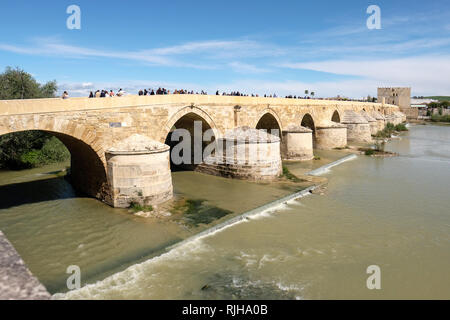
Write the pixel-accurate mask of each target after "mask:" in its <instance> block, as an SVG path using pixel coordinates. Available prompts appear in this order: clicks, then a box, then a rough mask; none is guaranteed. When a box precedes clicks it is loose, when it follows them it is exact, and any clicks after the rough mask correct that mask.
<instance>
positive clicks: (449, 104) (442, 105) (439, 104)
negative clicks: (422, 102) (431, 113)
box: [427, 100, 450, 109]
mask: <svg viewBox="0 0 450 320" xmlns="http://www.w3.org/2000/svg"><path fill="white" fill-rule="evenodd" d="M427 106H428V108H431V109H435V108H439V109H442V108H448V107H450V101H447V100H443V101H440V102H430V103H429V104H427Z"/></svg>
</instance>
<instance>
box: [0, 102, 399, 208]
mask: <svg viewBox="0 0 450 320" xmlns="http://www.w3.org/2000/svg"><path fill="white" fill-rule="evenodd" d="M404 120H405V118H404V115H403V114H401V113H400V112H399V109H398V107H397V106H394V105H388V104H377V103H365V102H353V101H352V102H347V101H329V100H314V99H284V98H262V97H234V96H212V95H184V94H183V95H173V94H172V95H154V96H124V97H113V98H108V97H107V98H93V99H92V98H91V99H89V98H69V99H64V100H63V99H59V98H55V99H30V100H2V101H0V135H3V134H8V133H12V132H18V131H26V130H42V131H46V132H49V133H51V134H53V135H55V136H56V137H57V138H58V139H60V140H61V141H62V142H63V143H64V144H65V145H66V147H67V148H68V150H69V151H70V153H71V181H72V184H73V185H74V187H75V188H77V189H78V190H80V191H82V192H83V193H85V194H87V195H89V196H92V197H95V198H98V199H101V200H103V201H105V202H106V203H108V204H110V205H112V206H115V207H126V206H128V205H129V204H130V202H131V201H138V202H143V203H147V204H156V203H159V202H162V201H165V200H167V199H169V198H170V197H171V196H172V180H171V174H170V173H171V172H170V167H171V165H170V156H169V154H170V149H169V146H168V145H170V147H173V146H172V145H171V143H170V139H168V138H169V137H170V135H171V132H173V130H174V128H184V129H187V130H189V131H190V132H193V130H194V126H193V123H194V121H201V123H202V127H203V130H206V129H212V131H213V133H214V139H215V140H216V141H219V140H220V139H225V140H227V139H232V140H235V142H236V143H237V144H239V143H240V142H242V141H244V142H242V143H244V144H248V145H250V144H251V143H252V141H250V140H251V139H248V138H247V139H245V138H244V139H242V132H241V133H235V134H234V135H233V134H231V138H230V136H229V135H227V132H229V131H230V130H236V128H245V129H243V130H244V131H245V130H249V131H248V132H249V133H250V132H253V131H256V130H254V129H267V130H271V129H278V130H279V132H280V133H281V134H280V136H279V139H278V140H276V139H271V138H267V137H266V138H264V139H262V140H261V141H256V142H257V143H259V144H257V145H258V148H260V149H261V150H263V151H264V152H265V154H266V156H267V157H265V158H267V159H262V160H261V159H259V160H258V159H253V160H252V159H250V161H248V159H247V161H246V163H245V164H244V165H241V166H240V167H239V166H237V167H236V166H230V165H227V166H223V165H222V166H217V165H216V166H214V165H210V164H208V162H207V161H206V163H204V164H202V165H200V169H201V170H199V171H203V172H206V173H212V174H220V175H223V176H227V177H236V178H249V179H254V180H259V179H266V178H267V179H270V178H273V177H275V176H276V175H278V174H279V171H280V166H281V158H283V159H288V160H289V159H290V160H304V159H311V158H312V156H313V148H317V149H333V148H342V147H345V146H346V145H347V142H348V141H355V142H370V140H371V134H374V133H376V132H377V131H378V130H380V129H383V128H384V125H385V123H387V122H392V123H394V124H395V123H400V122H402V121H404ZM252 130H253V131H252ZM269 136H270V135H269ZM272 137H273V136H272ZM264 143H265V144H264ZM274 146H275V147H274ZM264 148H265V149H264ZM251 154H252V153H251ZM280 155H281V158H280ZM228 156H229V155H228ZM224 157H226V155H225V156H224ZM273 166H275V168H272V169H271V167H273ZM242 172H244V173H245V174H240V173H242Z"/></svg>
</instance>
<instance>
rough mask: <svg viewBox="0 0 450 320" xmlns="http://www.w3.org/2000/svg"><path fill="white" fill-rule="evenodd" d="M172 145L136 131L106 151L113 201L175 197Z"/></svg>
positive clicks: (156, 200) (146, 202)
mask: <svg viewBox="0 0 450 320" xmlns="http://www.w3.org/2000/svg"><path fill="white" fill-rule="evenodd" d="M169 150H170V148H169V146H167V145H165V144H163V143H160V142H157V141H153V140H151V139H150V138H148V137H145V136H142V135H137V134H134V135H132V136H130V137H128V138H126V139H124V140H122V141H120V142H118V143H117V144H116V145H115V146H114V147H111V148H110V149H108V150H107V151H106V153H107V159H108V160H107V173H108V181H109V183H110V188H111V193H110V198H111V200H110V201H111V203H110V204H111V205H112V206H113V207H119V208H127V207H129V206H130V204H131V203H132V202H134V203H139V204H141V205H155V204H159V203H161V202H164V201H167V200H169V199H171V198H172V195H173V191H172V190H173V187H172V175H171V172H170V161H169V154H170V153H169Z"/></svg>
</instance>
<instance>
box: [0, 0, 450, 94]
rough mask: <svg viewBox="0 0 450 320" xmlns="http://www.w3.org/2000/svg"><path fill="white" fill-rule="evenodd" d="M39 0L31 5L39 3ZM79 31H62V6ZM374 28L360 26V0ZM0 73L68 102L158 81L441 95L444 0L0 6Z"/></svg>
mask: <svg viewBox="0 0 450 320" xmlns="http://www.w3.org/2000/svg"><path fill="white" fill-rule="evenodd" d="M38 3H39V5H38ZM72 4H75V5H78V6H79V7H80V9H81V29H80V30H69V29H67V27H66V20H67V18H68V17H69V14H67V13H66V8H67V7H68V6H69V5H72ZM372 4H374V5H378V6H379V7H380V8H381V26H382V29H381V30H369V29H368V28H367V26H366V20H367V18H368V17H369V14H367V13H366V9H367V7H368V6H369V5H372ZM0 28H1V30H2V31H1V33H0V69H1V70H3V69H4V68H5V67H6V66H13V67H15V66H18V67H21V68H23V69H25V70H26V71H27V72H30V73H31V74H33V75H34V76H35V77H36V79H38V80H39V81H41V82H44V81H48V80H53V79H56V80H57V82H58V85H59V89H60V90H68V91H69V93H70V94H71V95H72V96H77V95H85V94H86V93H88V92H89V90H93V89H103V88H105V89H114V90H117V89H118V88H119V87H123V88H125V89H126V90H127V91H128V92H130V93H135V92H137V90H138V89H139V88H149V87H153V88H154V87H158V86H165V87H167V88H169V89H174V88H186V89H193V90H201V89H205V90H208V92H209V93H213V92H215V90H217V89H219V90H221V91H223V90H226V91H230V90H241V91H244V92H246V93H259V94H264V93H268V94H269V93H273V92H276V93H277V94H279V95H286V94H297V95H298V94H302V93H303V92H304V90H305V89H308V90H310V91H315V92H316V96H320V97H325V96H336V95H343V96H349V97H354V98H359V97H365V96H367V95H376V87H377V86H410V87H412V93H413V95H450V2H449V1H447V0H445V1H444V0H433V1H427V2H425V1H412V0H409V1H400V0H398V1H395V0H390V1H378V0H376V1H356V0H355V1H320V0H316V1H261V0H260V1H243V0H241V1H213V0H209V1H169V2H166V1H149V0H147V1H127V2H125V1H111V0H110V1H100V0H96V1H80V0H72V1H65V0H58V1H39V2H37V1H22V0H14V1H10V0H2V1H1V3H0Z"/></svg>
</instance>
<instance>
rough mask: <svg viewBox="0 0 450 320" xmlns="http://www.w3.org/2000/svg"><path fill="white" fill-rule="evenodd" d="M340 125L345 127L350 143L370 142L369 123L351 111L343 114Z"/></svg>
mask: <svg viewBox="0 0 450 320" xmlns="http://www.w3.org/2000/svg"><path fill="white" fill-rule="evenodd" d="M341 123H343V124H345V125H347V140H348V141H351V142H360V143H361V142H362V143H370V142H372V136H371V133H370V125H369V122H368V121H367V120H366V119H364V117H363V116H361V115H359V114H357V113H356V112H355V111H353V110H346V111H345V112H344V116H343V120H342V121H341Z"/></svg>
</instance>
